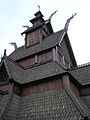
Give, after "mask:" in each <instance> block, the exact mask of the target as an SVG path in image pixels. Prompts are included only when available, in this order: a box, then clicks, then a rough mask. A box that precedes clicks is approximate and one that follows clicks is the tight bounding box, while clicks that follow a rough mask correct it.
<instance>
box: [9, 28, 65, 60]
mask: <svg viewBox="0 0 90 120" xmlns="http://www.w3.org/2000/svg"><path fill="white" fill-rule="evenodd" d="M62 34H63V30H61V31H59V32H56V33H54V34H52V35H50V36H48V37H46V38H45V39H44V40H43V41H42V42H41V44H37V45H35V46H32V47H28V48H27V49H25V48H24V46H22V47H20V48H18V49H16V50H15V51H14V52H13V53H11V54H10V55H9V57H10V58H11V59H13V60H19V59H21V58H24V57H28V56H30V55H33V54H36V53H39V52H41V51H44V50H47V49H50V48H53V47H55V46H56V45H57V44H58V43H59V41H60V37H62Z"/></svg>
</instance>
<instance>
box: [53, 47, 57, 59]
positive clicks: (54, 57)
mask: <svg viewBox="0 0 90 120" xmlns="http://www.w3.org/2000/svg"><path fill="white" fill-rule="evenodd" d="M53 61H56V52H55V48H53Z"/></svg>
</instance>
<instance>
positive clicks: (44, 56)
mask: <svg viewBox="0 0 90 120" xmlns="http://www.w3.org/2000/svg"><path fill="white" fill-rule="evenodd" d="M52 59H53V53H52V50H50V51H47V52H44V53H41V54H37V61H36V60H35V55H34V56H32V57H28V58H24V59H22V60H19V61H18V63H19V64H20V65H21V66H23V67H28V66H31V65H35V64H39V63H42V62H46V61H49V60H52Z"/></svg>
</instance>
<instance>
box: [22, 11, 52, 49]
mask: <svg viewBox="0 0 90 120" xmlns="http://www.w3.org/2000/svg"><path fill="white" fill-rule="evenodd" d="M34 15H35V18H33V19H31V20H30V22H31V23H32V27H29V28H28V29H27V30H26V31H24V32H23V33H21V34H22V35H23V34H25V48H27V47H30V46H33V45H37V44H40V43H41V42H42V41H43V40H44V38H46V37H47V36H49V35H50V34H52V33H53V29H52V26H51V23H50V21H49V20H46V21H45V20H44V19H43V17H44V16H43V15H42V13H41V11H38V12H36V13H35V14H34Z"/></svg>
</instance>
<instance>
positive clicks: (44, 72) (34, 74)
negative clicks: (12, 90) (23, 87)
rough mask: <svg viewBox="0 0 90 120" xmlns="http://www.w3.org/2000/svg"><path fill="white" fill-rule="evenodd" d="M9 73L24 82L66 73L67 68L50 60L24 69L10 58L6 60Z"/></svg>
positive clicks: (18, 80) (21, 82)
mask: <svg viewBox="0 0 90 120" xmlns="http://www.w3.org/2000/svg"><path fill="white" fill-rule="evenodd" d="M6 64H7V66H8V70H9V74H10V76H11V78H13V80H14V81H16V82H18V83H20V84H24V83H29V82H32V81H36V80H41V79H44V78H48V77H51V76H55V75H59V74H62V73H65V72H66V71H65V69H64V68H63V67H62V66H61V65H60V64H58V63H57V62H54V61H53V62H49V63H44V64H41V65H37V66H35V67H32V68H28V69H23V68H21V67H20V66H18V64H16V63H15V62H12V61H11V60H10V59H7V60H6Z"/></svg>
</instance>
